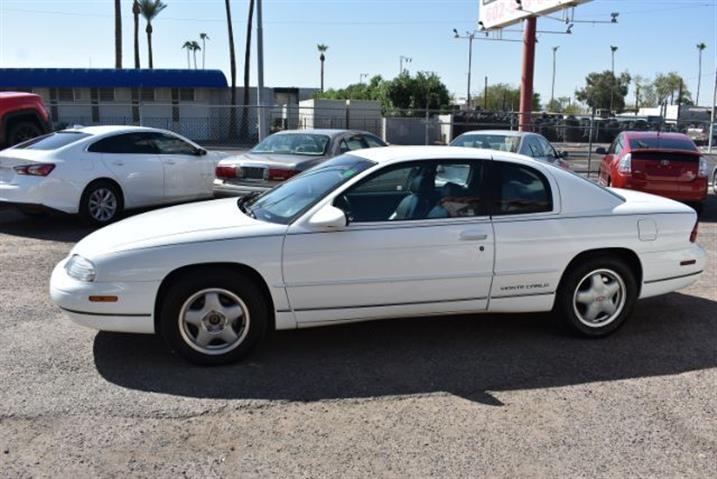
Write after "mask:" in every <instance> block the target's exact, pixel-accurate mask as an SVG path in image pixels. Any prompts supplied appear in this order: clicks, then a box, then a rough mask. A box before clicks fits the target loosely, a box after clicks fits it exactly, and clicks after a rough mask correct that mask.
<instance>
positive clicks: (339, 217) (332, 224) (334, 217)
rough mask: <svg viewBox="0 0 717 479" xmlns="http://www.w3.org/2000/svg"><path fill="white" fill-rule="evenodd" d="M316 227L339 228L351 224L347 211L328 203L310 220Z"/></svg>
mask: <svg viewBox="0 0 717 479" xmlns="http://www.w3.org/2000/svg"><path fill="white" fill-rule="evenodd" d="M309 224H310V225H311V226H312V227H314V228H321V229H331V230H338V229H341V228H344V227H346V226H347V225H348V224H349V221H348V218H347V217H346V213H344V211H343V210H342V209H339V208H337V207H335V206H334V205H326V206H324V207H323V208H321V209H320V210H319V211H317V212H316V213H315V214H314V216H312V217H311V219H310V220H309Z"/></svg>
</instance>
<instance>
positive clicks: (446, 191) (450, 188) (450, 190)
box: [441, 181, 463, 198]
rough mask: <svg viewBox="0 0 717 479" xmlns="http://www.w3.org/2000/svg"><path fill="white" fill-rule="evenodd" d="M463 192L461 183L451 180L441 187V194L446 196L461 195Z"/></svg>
mask: <svg viewBox="0 0 717 479" xmlns="http://www.w3.org/2000/svg"><path fill="white" fill-rule="evenodd" d="M462 193H463V188H462V187H461V186H460V185H457V184H455V183H451V182H450V181H449V182H448V183H446V184H445V185H443V187H442V188H441V196H443V197H444V198H445V197H447V196H460V195H461V194H462Z"/></svg>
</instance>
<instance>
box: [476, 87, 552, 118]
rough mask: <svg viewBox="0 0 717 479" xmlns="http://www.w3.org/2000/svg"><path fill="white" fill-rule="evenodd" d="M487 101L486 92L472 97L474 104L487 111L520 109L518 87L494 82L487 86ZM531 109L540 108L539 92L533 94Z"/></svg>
mask: <svg viewBox="0 0 717 479" xmlns="http://www.w3.org/2000/svg"><path fill="white" fill-rule="evenodd" d="M487 96H488V101H487V102H486V98H485V97H486V92H485V91H483V92H481V93H480V94H479V95H478V96H475V97H474V100H475V101H474V102H472V103H473V104H474V105H477V106H480V107H482V108H484V109H486V110H488V111H518V110H519V109H520V88H517V87H514V86H512V85H509V84H507V83H496V84H494V85H490V86H488V93H487ZM533 110H534V111H538V110H540V94H538V93H536V94H534V95H533Z"/></svg>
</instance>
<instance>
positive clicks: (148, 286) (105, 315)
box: [50, 259, 160, 334]
mask: <svg viewBox="0 0 717 479" xmlns="http://www.w3.org/2000/svg"><path fill="white" fill-rule="evenodd" d="M66 261H67V260H66V259H65V260H62V261H61V262H60V263H58V265H57V266H56V267H55V269H54V271H53V272H52V278H51V279H50V296H51V297H52V300H53V301H54V302H55V304H57V305H58V306H59V307H60V308H61V309H62V310H63V312H64V313H65V315H66V316H67V317H68V318H70V320H72V321H73V322H75V323H77V324H80V325H82V326H86V327H89V328H92V329H97V330H100V331H116V332H122V333H141V334H153V333H154V332H155V331H154V301H155V298H156V294H157V291H158V289H159V284H160V283H159V282H136V283H102V282H84V281H78V280H76V279H73V278H71V277H70V276H68V275H67V272H66V271H65V262H66ZM90 296H117V297H118V301H116V302H112V303H108V302H92V301H90V299H89V298H90Z"/></svg>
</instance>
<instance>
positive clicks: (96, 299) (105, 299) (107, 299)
mask: <svg viewBox="0 0 717 479" xmlns="http://www.w3.org/2000/svg"><path fill="white" fill-rule="evenodd" d="M118 300H119V298H118V297H117V296H90V301H92V302H93V303H116V302H117V301H118Z"/></svg>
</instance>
